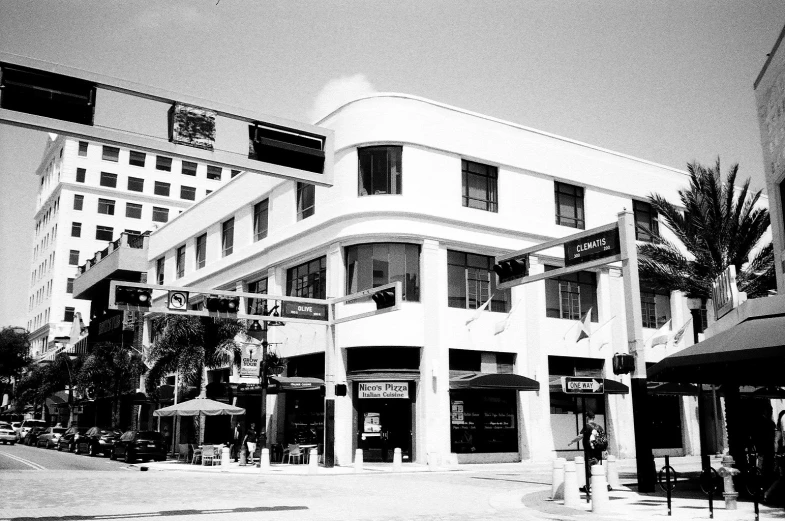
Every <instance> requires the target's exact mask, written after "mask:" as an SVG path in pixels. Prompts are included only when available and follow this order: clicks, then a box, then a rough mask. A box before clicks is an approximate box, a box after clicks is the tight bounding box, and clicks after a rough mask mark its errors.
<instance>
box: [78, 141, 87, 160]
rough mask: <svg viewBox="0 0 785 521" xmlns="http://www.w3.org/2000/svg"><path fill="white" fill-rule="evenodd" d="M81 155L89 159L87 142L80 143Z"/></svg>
mask: <svg viewBox="0 0 785 521" xmlns="http://www.w3.org/2000/svg"><path fill="white" fill-rule="evenodd" d="M79 155H80V156H82V157H87V141H80V142H79Z"/></svg>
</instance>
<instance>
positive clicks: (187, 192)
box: [180, 186, 196, 201]
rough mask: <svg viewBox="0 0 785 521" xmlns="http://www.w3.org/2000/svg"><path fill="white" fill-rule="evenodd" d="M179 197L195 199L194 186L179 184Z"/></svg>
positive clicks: (189, 199) (188, 199)
mask: <svg viewBox="0 0 785 521" xmlns="http://www.w3.org/2000/svg"><path fill="white" fill-rule="evenodd" d="M180 199H185V200H187V201H194V200H196V188H194V187H193V186H181V187H180Z"/></svg>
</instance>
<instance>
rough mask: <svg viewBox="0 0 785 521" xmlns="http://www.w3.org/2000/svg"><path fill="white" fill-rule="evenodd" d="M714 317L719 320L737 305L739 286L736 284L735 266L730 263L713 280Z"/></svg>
mask: <svg viewBox="0 0 785 521" xmlns="http://www.w3.org/2000/svg"><path fill="white" fill-rule="evenodd" d="M711 300H712V301H713V302H714V318H715V320H719V319H720V318H721V317H723V316H725V315H727V314H728V312H729V311H731V310H732V309H733V308H735V307H737V306H738V305H739V288H738V286H737V285H736V266H734V265H732V264H731V265H730V266H728V267H727V268H725V270H724V271H723V272H722V273H720V275H719V277H717V278H716V279H715V280H714V283H713V284H712V288H711Z"/></svg>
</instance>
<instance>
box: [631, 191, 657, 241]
mask: <svg viewBox="0 0 785 521" xmlns="http://www.w3.org/2000/svg"><path fill="white" fill-rule="evenodd" d="M632 210H633V214H634V215H635V238H636V239H637V240H639V241H646V242H651V241H652V236H653V235H658V234H659V233H660V227H659V223H658V222H657V212H655V211H654V208H652V206H651V205H650V204H649V203H644V202H643V201H635V200H633V201H632Z"/></svg>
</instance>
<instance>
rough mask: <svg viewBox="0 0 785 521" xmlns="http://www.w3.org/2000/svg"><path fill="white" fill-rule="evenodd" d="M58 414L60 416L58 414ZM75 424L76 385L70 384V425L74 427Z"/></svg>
mask: <svg viewBox="0 0 785 521" xmlns="http://www.w3.org/2000/svg"><path fill="white" fill-rule="evenodd" d="M58 416H60V415H59V414H58ZM73 424H74V386H73V384H69V385H68V426H69V427H72V426H73Z"/></svg>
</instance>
